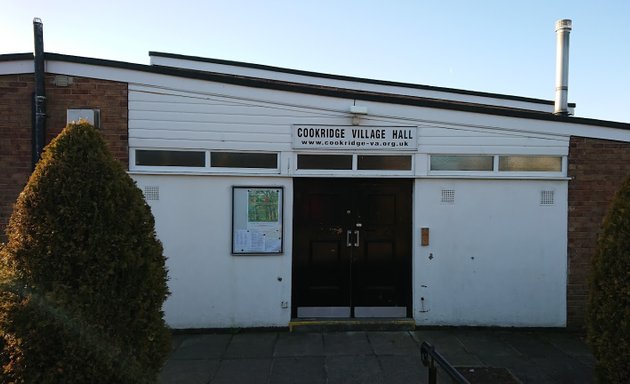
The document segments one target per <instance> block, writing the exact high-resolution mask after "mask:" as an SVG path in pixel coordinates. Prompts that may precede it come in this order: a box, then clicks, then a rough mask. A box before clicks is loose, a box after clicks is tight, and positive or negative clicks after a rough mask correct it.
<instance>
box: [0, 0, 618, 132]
mask: <svg viewBox="0 0 630 384" xmlns="http://www.w3.org/2000/svg"><path fill="white" fill-rule="evenodd" d="M35 17H39V18H40V19H41V20H42V22H43V24H44V49H45V51H47V52H55V53H62V54H66V55H76V56H86V57H95V58H102V59H109V60H118V61H126V62H133V63H140V64H149V55H148V52H149V51H157V52H167V53H176V54H182V55H191V56H200V57H208V58H215V59H225V60H234V61H241V62H247V63H256V64H264V65H272V66H277V67H284V68H292V69H300V70H306V71H314V72H322V73H330V74H339V75H347V76H355V77H362V78H370V79H379V80H390V81H400V82H405V83H414V84H424V85H431V86H438V87H448V88H457V89H466V90H472V91H480V92H492V93H501V94H508V95H516V96H523V97H533V98H539V99H546V100H553V99H554V97H555V94H554V92H555V50H556V34H555V30H554V25H555V22H556V21H557V20H559V19H571V20H572V21H573V30H572V31H571V35H570V54H569V60H570V64H569V92H568V93H569V102H572V103H576V104H577V106H576V110H575V112H576V116H581V117H590V118H595V119H601V120H611V121H621V122H627V123H630V105H629V104H630V103H629V102H630V97H629V96H628V94H629V93H628V92H629V90H630V21H629V20H628V18H630V1H627V0H597V1H588V0H526V1H521V0H474V1H473V0H453V1H450V0H381V1H376V0H362V1H360V0H314V1H310V0H286V1H285V0H260V1H255V0H207V1H192V0H178V1H157V0H126V1H121V0H108V1H106V2H102V1H85V2H84V1H77V0H43V1H42V0H0V54H6V53H23V52H32V51H33V24H32V21H33V18H35Z"/></svg>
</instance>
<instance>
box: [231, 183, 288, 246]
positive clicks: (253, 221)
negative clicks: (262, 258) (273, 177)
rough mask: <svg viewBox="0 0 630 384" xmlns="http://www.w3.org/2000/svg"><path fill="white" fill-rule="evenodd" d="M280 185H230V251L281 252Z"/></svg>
mask: <svg viewBox="0 0 630 384" xmlns="http://www.w3.org/2000/svg"><path fill="white" fill-rule="evenodd" d="M283 192H284V189H283V187H233V188H232V254H234V255H265V254H281V253H282V251H283V250H282V245H283V244H282V243H283V242H282V214H283V198H284V193H283Z"/></svg>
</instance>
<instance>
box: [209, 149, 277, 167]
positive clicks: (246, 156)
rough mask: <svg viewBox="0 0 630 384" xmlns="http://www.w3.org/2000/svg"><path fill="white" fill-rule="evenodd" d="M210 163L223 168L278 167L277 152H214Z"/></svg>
mask: <svg viewBox="0 0 630 384" xmlns="http://www.w3.org/2000/svg"><path fill="white" fill-rule="evenodd" d="M210 165H211V166H212V167H222V168H271V169H276V168H278V155H277V154H276V153H252V152H212V153H211V154H210Z"/></svg>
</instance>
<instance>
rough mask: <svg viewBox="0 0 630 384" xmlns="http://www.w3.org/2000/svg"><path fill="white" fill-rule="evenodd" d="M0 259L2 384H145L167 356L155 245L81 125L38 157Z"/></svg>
mask: <svg viewBox="0 0 630 384" xmlns="http://www.w3.org/2000/svg"><path fill="white" fill-rule="evenodd" d="M6 232H7V238H8V241H7V243H6V245H5V246H4V247H3V249H2V250H1V251H0V252H1V254H0V284H1V285H2V287H1V288H2V289H1V290H0V349H1V350H0V364H2V371H0V372H2V375H0V382H2V383H151V382H155V381H156V378H157V373H158V372H159V370H160V368H161V366H162V364H163V362H164V360H165V358H166V356H167V354H168V352H169V350H170V345H171V344H170V333H169V330H168V329H167V327H166V325H165V322H164V320H163V313H162V310H161V308H162V304H163V302H164V300H165V299H166V297H167V295H168V288H167V284H166V282H167V272H166V268H165V258H164V256H163V250H162V245H161V243H160V242H159V240H158V239H157V237H156V234H155V228H154V219H153V216H152V214H151V211H150V208H149V206H148V205H147V204H146V202H145V201H144V199H143V195H142V192H141V191H140V190H139V189H138V188H137V187H136V185H135V183H134V181H133V180H132V179H131V178H130V177H129V176H128V175H127V173H126V172H125V170H124V169H123V167H122V165H121V164H120V163H119V162H118V161H117V160H115V159H114V158H113V157H112V155H111V154H110V152H109V150H108V148H107V146H106V144H105V142H104V141H103V139H102V138H101V135H100V134H99V133H98V131H96V130H95V129H94V128H93V127H92V126H90V125H89V124H88V123H86V122H79V123H78V124H70V125H68V126H67V127H66V128H65V129H64V130H63V131H62V132H61V134H59V136H57V138H55V139H54V140H53V141H52V142H51V143H50V145H48V146H47V147H46V149H45V150H44V153H43V155H42V159H41V160H40V161H39V163H38V164H37V166H36V169H35V171H34V172H33V174H32V175H31V177H30V179H29V181H28V183H27V185H26V187H25V188H24V190H23V191H22V193H21V194H20V196H19V197H18V200H17V203H16V205H15V208H14V211H13V214H12V216H11V218H10V220H9V225H8V227H7V231H6Z"/></svg>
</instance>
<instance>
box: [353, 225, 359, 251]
mask: <svg viewBox="0 0 630 384" xmlns="http://www.w3.org/2000/svg"><path fill="white" fill-rule="evenodd" d="M354 235H355V236H356V237H355V238H354V239H355V241H354V246H355V247H358V246H359V230H358V229H356V230H355V231H354Z"/></svg>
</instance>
